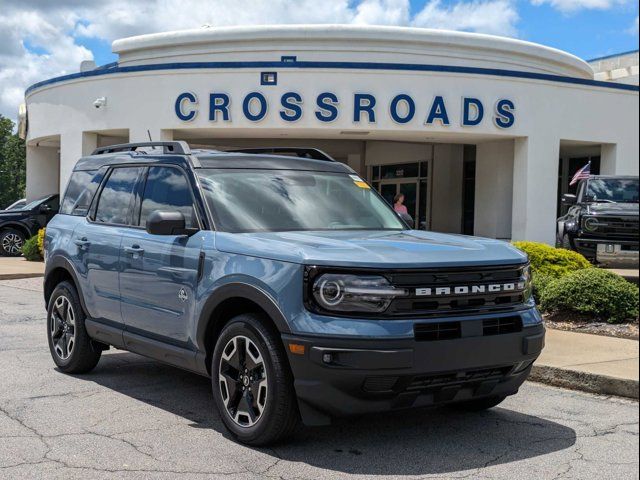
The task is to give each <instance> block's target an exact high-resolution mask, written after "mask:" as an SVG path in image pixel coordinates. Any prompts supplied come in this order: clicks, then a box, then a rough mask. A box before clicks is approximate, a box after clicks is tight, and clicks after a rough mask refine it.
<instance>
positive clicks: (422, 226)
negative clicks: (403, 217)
mask: <svg viewBox="0 0 640 480" xmlns="http://www.w3.org/2000/svg"><path fill="white" fill-rule="evenodd" d="M429 167H430V162H429V161H427V160H422V161H419V162H414V163H401V164H393V165H373V166H372V167H371V176H370V178H371V184H372V185H373V188H375V189H376V190H378V191H379V192H380V195H382V196H383V197H384V199H385V200H386V201H387V202H388V203H389V205H391V206H392V207H393V203H394V202H393V199H394V198H395V196H396V195H397V194H399V193H402V194H404V205H405V206H406V207H407V213H409V215H411V217H413V222H414V228H415V229H417V230H428V229H429V227H430V226H431V225H430V221H431V220H430V218H429V217H430V215H429V211H430V210H429V209H430V203H431V202H430V200H429V193H430V191H431V184H430V182H431V175H430V173H429V170H430V168H429Z"/></svg>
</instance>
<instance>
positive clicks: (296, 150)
mask: <svg viewBox="0 0 640 480" xmlns="http://www.w3.org/2000/svg"><path fill="white" fill-rule="evenodd" d="M227 151H228V152H233V153H266V154H273V155H286V154H295V156H297V157H302V158H311V159H313V160H325V161H327V162H335V161H336V160H335V159H334V158H332V157H331V156H329V155H327V154H326V153H324V152H323V151H322V150H319V149H317V148H306V147H259V148H240V149H237V150H227Z"/></svg>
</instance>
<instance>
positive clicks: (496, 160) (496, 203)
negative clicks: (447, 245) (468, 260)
mask: <svg viewBox="0 0 640 480" xmlns="http://www.w3.org/2000/svg"><path fill="white" fill-rule="evenodd" d="M513 150H514V145H513V140H511V139H510V140H501V141H495V142H485V143H480V144H478V145H476V192H475V202H474V235H478V236H480V237H490V238H501V239H509V238H511V208H512V206H511V202H512V199H513V191H514V188H513Z"/></svg>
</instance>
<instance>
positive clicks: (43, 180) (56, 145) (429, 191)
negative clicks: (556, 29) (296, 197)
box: [22, 25, 639, 243]
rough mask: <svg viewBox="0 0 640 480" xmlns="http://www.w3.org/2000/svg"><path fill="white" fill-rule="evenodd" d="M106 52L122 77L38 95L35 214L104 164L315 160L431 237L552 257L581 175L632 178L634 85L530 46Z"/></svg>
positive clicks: (325, 38) (246, 31) (330, 41)
mask: <svg viewBox="0 0 640 480" xmlns="http://www.w3.org/2000/svg"><path fill="white" fill-rule="evenodd" d="M113 51H114V52H115V53H116V54H118V61H117V62H116V63H114V64H109V65H104V66H100V67H96V66H95V65H94V64H93V63H92V62H85V63H84V64H83V65H82V66H81V69H80V72H78V73H74V74H71V75H66V76H64V77H59V78H53V79H49V80H44V81H42V82H40V83H38V84H35V85H33V86H32V87H30V88H29V89H28V90H27V92H26V111H25V112H23V118H22V121H23V127H24V129H25V134H26V138H27V196H28V197H29V198H34V197H37V196H41V195H44V194H48V193H52V192H60V191H63V190H64V186H65V184H66V181H67V179H68V178H69V175H70V172H71V170H72V169H73V166H74V164H75V162H76V161H77V160H78V158H79V157H81V156H83V155H87V154H90V153H91V152H92V151H93V150H94V149H95V148H96V147H100V146H107V145H111V144H117V143H127V142H145V141H149V139H150V138H151V139H153V140H154V141H159V140H185V141H186V142H188V143H189V144H190V145H191V146H192V147H207V148H215V149H221V150H225V149H231V148H244V147H275V146H277V147H280V146H285V147H290V146H304V147H315V148H319V149H321V150H323V151H325V152H326V153H328V154H329V155H331V156H332V157H333V158H335V159H336V160H337V161H340V162H344V163H347V164H349V165H350V166H351V167H352V168H353V169H354V170H356V171H357V172H358V173H359V174H360V175H361V176H363V177H365V178H366V179H367V180H368V181H369V182H370V183H371V185H373V186H374V187H375V188H376V189H378V190H379V191H380V193H381V194H382V195H383V196H385V197H386V198H392V197H393V196H394V195H395V194H396V193H399V192H402V193H404V194H405V198H406V202H405V203H406V204H407V206H408V208H409V211H410V213H411V214H412V215H413V216H414V218H415V221H416V225H417V226H419V227H420V228H424V229H428V230H434V231H441V232H453V233H466V234H475V235H481V236H487V237H494V238H503V239H528V240H537V241H544V242H548V243H553V242H554V240H555V219H556V217H557V215H558V212H559V211H560V210H561V207H560V206H559V197H560V195H561V194H562V193H564V192H567V191H568V189H569V180H570V177H571V175H572V173H573V172H574V171H575V170H577V169H578V168H580V167H582V166H583V165H584V164H585V163H586V162H588V161H591V162H592V172H595V173H601V174H632V175H637V174H638V158H639V148H638V116H639V111H638V85H637V82H635V84H634V82H615V78H616V77H615V75H613V76H611V75H609V76H607V77H606V78H608V79H609V80H606V81H603V80H597V79H596V78H594V75H595V73H594V70H593V69H592V67H591V66H590V65H589V64H588V63H586V62H585V61H583V60H581V59H579V58H577V57H575V56H572V55H570V54H568V53H565V52H562V51H559V50H555V49H553V48H549V47H545V46H541V45H536V44H532V43H528V42H523V41H520V40H514V39H507V38H501V37H494V36H488V35H479V34H470V33H460V32H448V31H436V30H425V29H413V28H397V27H372V26H345V25H335V26H334V25H313V26H310V25H304V26H264V27H233V28H202V29H198V30H188V31H179V32H168V33H160V34H153V35H143V36H138V37H132V38H125V39H122V40H117V41H115V42H114V43H113ZM636 58H637V52H636ZM616 68H617V67H616ZM625 68H626V67H625ZM635 68H636V70H635V75H636V78H637V64H636V67H635ZM618 70H619V69H618ZM629 71H631V70H629ZM602 75H604V74H602ZM602 75H601V77H602ZM607 75H608V74H607Z"/></svg>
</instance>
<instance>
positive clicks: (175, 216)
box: [147, 210, 197, 235]
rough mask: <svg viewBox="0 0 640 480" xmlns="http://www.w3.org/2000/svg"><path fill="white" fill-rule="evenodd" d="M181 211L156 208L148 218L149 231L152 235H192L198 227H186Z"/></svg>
mask: <svg viewBox="0 0 640 480" xmlns="http://www.w3.org/2000/svg"><path fill="white" fill-rule="evenodd" d="M185 223H186V222H185V219H184V215H183V214H182V213H181V212H163V211H160V210H155V211H153V212H151V214H150V215H149V218H147V233H150V234H151V235H192V234H194V233H195V232H197V229H194V228H186V227H185Z"/></svg>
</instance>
